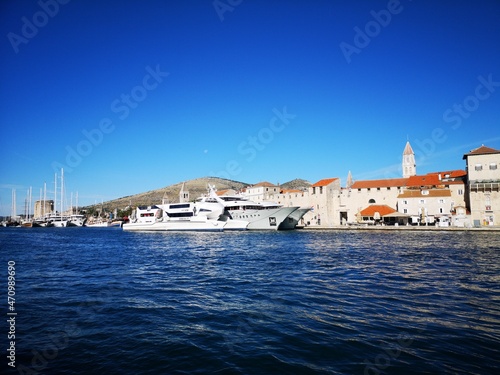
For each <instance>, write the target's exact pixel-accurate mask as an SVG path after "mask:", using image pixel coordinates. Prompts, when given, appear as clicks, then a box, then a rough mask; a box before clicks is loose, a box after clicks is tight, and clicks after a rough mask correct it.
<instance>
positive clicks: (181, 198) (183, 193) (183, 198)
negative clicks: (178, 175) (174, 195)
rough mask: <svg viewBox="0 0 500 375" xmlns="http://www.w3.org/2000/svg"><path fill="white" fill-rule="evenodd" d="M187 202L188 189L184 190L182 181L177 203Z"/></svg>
mask: <svg viewBox="0 0 500 375" xmlns="http://www.w3.org/2000/svg"><path fill="white" fill-rule="evenodd" d="M187 202H189V191H187V190H185V188H184V182H183V183H182V187H181V191H180V192H179V203H187Z"/></svg>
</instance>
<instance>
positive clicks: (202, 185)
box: [89, 177, 250, 212]
mask: <svg viewBox="0 0 500 375" xmlns="http://www.w3.org/2000/svg"><path fill="white" fill-rule="evenodd" d="M184 184H185V185H184V189H185V190H187V191H189V200H193V199H196V198H198V197H199V196H201V195H203V194H206V193H207V186H208V184H210V185H215V188H216V189H217V190H223V189H234V190H239V189H242V188H244V187H246V186H248V185H250V184H247V183H244V182H239V181H233V180H226V179H223V178H218V177H203V178H196V179H194V180H189V181H185V182H184ZM181 187H182V182H179V183H176V184H174V185H170V186H166V187H163V188H160V189H156V190H150V191H147V192H144V193H138V194H134V195H129V196H126V197H121V198H117V199H113V200H111V201H107V202H104V204H103V206H104V210H105V211H107V212H111V211H113V210H114V209H115V208H117V209H124V208H126V207H128V206H133V207H135V206H142V205H153V204H157V203H161V202H162V198H163V197H166V198H168V201H169V202H178V201H179V192H180V190H181ZM98 206H99V208H100V205H98ZM89 207H92V206H89Z"/></svg>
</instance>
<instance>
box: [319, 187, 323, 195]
mask: <svg viewBox="0 0 500 375" xmlns="http://www.w3.org/2000/svg"><path fill="white" fill-rule="evenodd" d="M319 193H320V194H323V186H320V187H319Z"/></svg>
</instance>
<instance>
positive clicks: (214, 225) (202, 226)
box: [122, 220, 226, 232]
mask: <svg viewBox="0 0 500 375" xmlns="http://www.w3.org/2000/svg"><path fill="white" fill-rule="evenodd" d="M225 224H226V223H225V222H222V221H215V220H206V221H205V220H201V221H196V220H167V221H156V222H150V223H144V222H136V223H127V224H123V225H122V228H123V230H125V231H158V232H165V231H195V232H222V231H223V230H224V227H225Z"/></svg>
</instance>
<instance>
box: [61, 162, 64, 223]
mask: <svg viewBox="0 0 500 375" xmlns="http://www.w3.org/2000/svg"><path fill="white" fill-rule="evenodd" d="M63 200H64V169H63V168H61V216H62V214H63V209H64V204H63V203H64V201H63Z"/></svg>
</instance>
